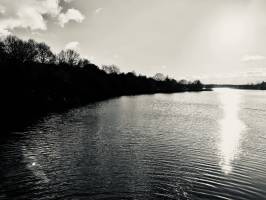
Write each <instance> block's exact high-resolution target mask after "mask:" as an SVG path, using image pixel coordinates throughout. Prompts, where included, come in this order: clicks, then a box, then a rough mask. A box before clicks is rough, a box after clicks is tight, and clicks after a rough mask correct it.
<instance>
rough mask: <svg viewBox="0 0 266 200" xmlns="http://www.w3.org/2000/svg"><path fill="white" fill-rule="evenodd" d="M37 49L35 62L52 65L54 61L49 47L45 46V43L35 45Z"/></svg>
mask: <svg viewBox="0 0 266 200" xmlns="http://www.w3.org/2000/svg"><path fill="white" fill-rule="evenodd" d="M36 49H37V56H36V58H35V59H36V61H37V62H39V63H46V64H47V63H54V61H55V55H54V54H53V53H52V51H51V49H50V47H49V46H48V45H46V44H45V43H43V42H42V43H37V44H36Z"/></svg>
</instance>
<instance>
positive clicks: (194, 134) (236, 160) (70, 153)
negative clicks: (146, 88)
mask: <svg viewBox="0 0 266 200" xmlns="http://www.w3.org/2000/svg"><path fill="white" fill-rule="evenodd" d="M265 119H266V92H263V91H248V90H245V91H244V90H233V89H216V90H215V91H214V92H200V93H177V94H156V95H140V96H130V97H120V98H116V99H112V100H108V101H103V102H99V103H95V104H90V105H88V106H86V107H82V108H79V109H73V110H71V111H68V112H66V113H63V114H52V115H50V116H48V117H46V118H45V119H43V120H41V121H40V122H39V123H37V124H36V125H33V126H31V127H28V128H27V130H25V131H23V132H16V133H13V134H12V136H11V137H9V138H7V139H6V140H4V141H2V142H1V146H0V156H1V162H0V199H266V169H265V165H266V123H265Z"/></svg>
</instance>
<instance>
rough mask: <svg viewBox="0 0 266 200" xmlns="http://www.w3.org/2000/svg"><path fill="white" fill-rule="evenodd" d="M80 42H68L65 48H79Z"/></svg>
mask: <svg viewBox="0 0 266 200" xmlns="http://www.w3.org/2000/svg"><path fill="white" fill-rule="evenodd" d="M78 46H79V42H77V41H73V42H69V43H67V44H66V46H65V49H73V50H78V49H79V48H78Z"/></svg>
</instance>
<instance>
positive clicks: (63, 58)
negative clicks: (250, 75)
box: [57, 49, 80, 66]
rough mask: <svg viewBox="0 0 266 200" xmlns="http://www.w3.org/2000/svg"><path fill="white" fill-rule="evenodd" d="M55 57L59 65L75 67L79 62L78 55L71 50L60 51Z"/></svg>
mask: <svg viewBox="0 0 266 200" xmlns="http://www.w3.org/2000/svg"><path fill="white" fill-rule="evenodd" d="M57 57H58V63H59V64H68V65H70V66H77V65H78V63H79V61H80V56H79V53H77V52H76V51H74V50H72V49H67V50H62V51H61V52H60V53H59V54H58V56H57Z"/></svg>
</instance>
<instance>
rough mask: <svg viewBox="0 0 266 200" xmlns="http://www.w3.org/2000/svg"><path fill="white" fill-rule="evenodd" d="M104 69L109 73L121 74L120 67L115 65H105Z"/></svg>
mask: <svg viewBox="0 0 266 200" xmlns="http://www.w3.org/2000/svg"><path fill="white" fill-rule="evenodd" d="M102 69H103V71H105V72H106V73H107V74H120V69H119V68H118V67H117V66H115V65H103V66H102Z"/></svg>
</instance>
